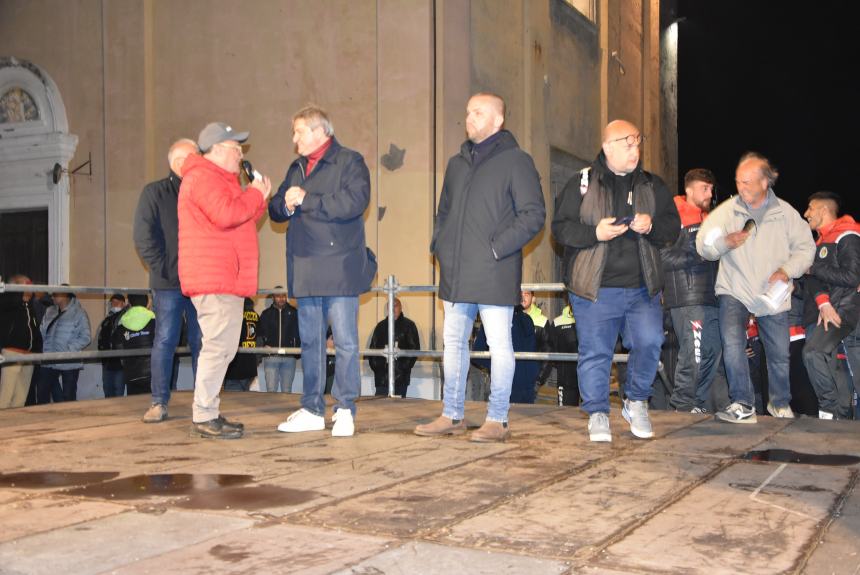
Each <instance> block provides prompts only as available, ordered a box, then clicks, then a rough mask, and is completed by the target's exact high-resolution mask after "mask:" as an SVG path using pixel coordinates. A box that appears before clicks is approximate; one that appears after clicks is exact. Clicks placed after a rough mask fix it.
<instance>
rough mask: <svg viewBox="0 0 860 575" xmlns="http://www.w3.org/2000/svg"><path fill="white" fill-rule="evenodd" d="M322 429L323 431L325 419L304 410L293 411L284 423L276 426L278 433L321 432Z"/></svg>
mask: <svg viewBox="0 0 860 575" xmlns="http://www.w3.org/2000/svg"><path fill="white" fill-rule="evenodd" d="M323 429H325V418H324V417H323V416H322V415H314V414H313V413H311V412H310V411H308V410H307V409H305V408H301V409H300V410H298V411H294V412H293V413H291V414H290V416H289V417H288V418H287V420H286V421H285V422H283V423H281V424H280V425H279V426H278V431H283V432H284V433H300V432H302V431H322V430H323Z"/></svg>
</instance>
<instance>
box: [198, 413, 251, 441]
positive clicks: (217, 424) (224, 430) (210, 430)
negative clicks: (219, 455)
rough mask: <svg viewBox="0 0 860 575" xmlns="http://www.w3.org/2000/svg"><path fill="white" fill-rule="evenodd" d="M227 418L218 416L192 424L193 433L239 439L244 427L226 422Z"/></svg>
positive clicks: (206, 436)
mask: <svg viewBox="0 0 860 575" xmlns="http://www.w3.org/2000/svg"><path fill="white" fill-rule="evenodd" d="M225 421H226V420H225V419H224V418H222V417H217V418H215V419H210V420H209V421H204V422H202V423H192V424H191V434H192V435H196V436H198V437H204V438H207V439H239V438H240V437H242V433H243V431H244V430H243V429H241V428H239V427H236V426H235V425H234V424H227V423H225Z"/></svg>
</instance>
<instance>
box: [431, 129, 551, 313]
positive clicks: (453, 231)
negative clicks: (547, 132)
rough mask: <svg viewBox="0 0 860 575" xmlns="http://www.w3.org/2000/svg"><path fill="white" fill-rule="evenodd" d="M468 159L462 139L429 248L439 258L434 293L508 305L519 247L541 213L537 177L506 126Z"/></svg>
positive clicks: (514, 290)
mask: <svg viewBox="0 0 860 575" xmlns="http://www.w3.org/2000/svg"><path fill="white" fill-rule="evenodd" d="M491 137H493V138H494V139H493V141H492V142H488V143H487V145H488V146H489V148H488V149H487V150H485V152H484V153H482V154H481V157H480V159H479V160H478V162H477V163H474V162H473V158H472V151H473V149H474V147H475V144H473V143H472V142H471V141H469V140H467V141H466V142H464V143H463V145H462V146H461V147H460V153H459V154H457V155H455V156H453V157H452V158H451V159H450V160H449V161H448V167H447V169H446V170H445V180H444V183H443V185H442V195H441V198H440V199H439V207H438V209H437V211H436V220H435V223H434V226H433V240H432V241H431V243H430V251H431V252H432V253H433V254H434V255H435V256H436V259H437V260H438V261H439V271H440V277H439V297H440V298H442V299H443V300H445V301H449V302H462V303H478V304H488V305H504V306H512V305H514V304H516V303H517V302H518V301H519V300H520V284H521V283H522V276H523V269H522V268H523V255H522V249H523V247H524V246H525V245H526V244H527V243H528V242H529V241H530V240H531V239H532V238H534V237H535V236H536V235H537V233H538V232H539V231H540V230H541V228H542V227H543V225H544V221H545V219H546V208H545V207H544V200H543V192H542V191H541V185H540V176H539V175H538V173H537V170H536V169H535V166H534V162H533V161H532V158H531V156H529V155H528V154H527V153H526V152H524V151H523V150H521V149H520V147H519V145H517V141H516V139H514V136H513V135H512V134H511V133H510V132H508V131H507V130H502V131H500V132H497V135H496V136H491Z"/></svg>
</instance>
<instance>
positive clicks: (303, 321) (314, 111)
mask: <svg viewBox="0 0 860 575" xmlns="http://www.w3.org/2000/svg"><path fill="white" fill-rule="evenodd" d="M293 143H294V144H295V145H296V152H297V153H298V154H299V157H298V158H296V160H295V161H293V163H292V164H290V167H289V169H288V170H287V175H286V177H285V178H284V181H283V183H282V184H281V186H280V188H278V193H277V194H275V196H274V197H273V198H272V199H271V201H270V202H269V217H271V218H272V220H273V221H276V222H283V221H289V222H290V225H289V228H288V229H287V286H288V290H289V295H290V297H294V298H296V300H297V301H298V304H299V333H301V334H302V372H303V378H304V393H303V395H302V408H301V409H299V410H298V411H296V412H294V413H292V414H291V415H290V416H289V417H288V418H287V420H286V421H284V422H283V423H281V424H280V425H279V426H278V430H279V431H284V432H288V433H289V432H302V431H320V430H323V429H325V400H324V399H323V393H324V391H325V366H326V328H327V326H328V325H329V324H330V325H331V328H332V334H333V336H334V342H335V357H336V369H335V377H334V386H333V388H332V396H333V397H334V398H335V400H336V401H337V404H336V406H335V413H334V416H333V417H332V421H333V422H334V425H333V426H332V436H334V437H348V436H351V435H352V434H353V433H354V432H355V424H354V416H355V399H356V398H357V397H358V396H359V394H360V393H361V378H360V373H359V364H358V296H359V294H362V293H364V292H366V291H368V290H369V289H370V285H371V282H372V281H373V277H374V276H375V275H376V257H375V256H374V255H373V252H371V251H370V250H369V249H368V248H367V245H366V244H365V239H364V218H363V215H364V210H365V209H367V205H368V203H369V202H370V172H369V171H368V169H367V165H366V164H365V163H364V158H362V157H361V154H359V153H358V152H355V151H353V150H350V149H348V148H345V147H343V146H341V145H340V143H339V142H338V141H337V139H335V137H334V128H333V127H332V124H331V122H330V121H329V118H328V115H327V114H326V113H325V111H324V110H322V109H321V108H318V107H316V106H308V107H306V108H303V109H302V110H299V111H298V112H297V113H296V114H295V116H293Z"/></svg>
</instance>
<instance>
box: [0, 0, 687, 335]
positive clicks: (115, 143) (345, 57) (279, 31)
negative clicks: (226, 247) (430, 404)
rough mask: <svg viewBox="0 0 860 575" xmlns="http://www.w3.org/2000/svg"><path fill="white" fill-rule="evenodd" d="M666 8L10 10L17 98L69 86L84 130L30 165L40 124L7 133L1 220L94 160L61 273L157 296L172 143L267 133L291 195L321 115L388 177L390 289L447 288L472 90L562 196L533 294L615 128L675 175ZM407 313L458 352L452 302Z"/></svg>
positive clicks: (7, 41) (130, 0)
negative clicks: (146, 227)
mask: <svg viewBox="0 0 860 575" xmlns="http://www.w3.org/2000/svg"><path fill="white" fill-rule="evenodd" d="M658 4H659V2H658V0H575V1H565V0H254V1H253V2H234V1H230V0H185V1H183V2H173V1H170V0H0V57H2V58H4V59H3V60H0V62H3V63H4V64H3V67H0V88H2V90H0V98H3V97H4V95H5V94H7V93H11V92H10V90H12V89H14V88H16V87H21V86H18V84H15V83H14V82H12V83H11V84H10V83H9V82H6V83H4V82H5V81H4V79H3V78H4V77H5V78H9V77H11V76H10V73H11V72H12V71H15V70H16V67H18V68H20V67H21V66H24V67H25V69H27V70H30V71H32V72H33V73H34V76H35V77H36V80H33V81H31V83H30V84H27V85H26V86H23V88H24V89H25V90H30V91H31V92H34V93H33V94H32V96H33V97H34V99H35V101H47V100H46V99H45V97H44V96H43V95H41V96H40V95H39V94H37V93H36V92H39V86H38V82H42V83H43V86H44V87H45V93H46V94H47V93H48V92H49V90H48V88H50V87H51V86H53V87H54V88H55V92H56V94H55V95H56V96H57V97H58V98H57V99H58V101H60V102H61V104H62V107H63V109H64V116H65V118H66V119H67V125H58V127H55V128H52V130H54V131H53V132H51V134H53V135H50V134H47V131H46V132H45V134H44V136H45V137H44V138H43V139H42V140H38V142H37V141H36V140H33V141H31V142H29V145H31V146H40V145H49V144H50V142H48V141H49V140H51V138H53V144H50V145H53V146H54V149H53V153H51V154H42V155H39V154H36V156H39V157H40V158H42V159H41V160H40V159H38V158H37V159H30V160H28V162H30V163H28V164H26V166H25V167H26V169H24V170H23V171H22V170H21V168H22V167H24V165H23V164H22V163H21V162H22V161H23V160H22V158H21V157H20V156H19V155H16V154H15V153H12V152H11V151H10V149H11V148H10V146H11V145H12V144H10V142H12V141H13V140H14V139H15V138H16V137H18V135H19V134H16V133H15V129H17V130H18V132H21V131H22V129H23V128H26V127H27V124H26V122H23V123H21V122H17V123H16V122H11V121H7V122H6V123H5V125H4V124H2V123H0V173H2V174H4V178H3V179H4V180H5V181H3V182H0V213H6V214H10V213H13V211H14V210H19V209H22V208H21V206H22V205H24V204H21V203H20V201H19V200H13V199H11V198H13V197H15V196H20V195H21V193H23V192H22V190H25V189H30V188H33V187H34V185H33V184H34V183H37V184H39V185H43V184H45V183H46V182H48V179H49V177H50V176H49V174H48V172H49V171H50V169H51V168H52V166H53V163H54V161H51V160H50V159H55V161H56V162H59V163H61V164H62V166H63V167H65V168H67V169H68V168H71V169H74V168H75V167H77V166H79V165H82V164H84V163H85V162H86V161H87V160H91V164H90V165H88V166H87V168H85V169H83V170H81V171H79V172H78V173H77V174H74V175H69V174H63V175H62V177H61V180H60V184H58V185H57V186H55V187H50V186H49V189H48V191H47V192H45V193H46V194H48V195H51V194H53V195H52V196H51V197H52V198H54V199H52V200H51V201H52V202H53V203H51V202H49V205H48V206H46V209H49V211H50V218H52V219H51V221H52V222H53V223H52V226H53V227H51V230H54V231H52V232H51V233H52V234H53V235H52V236H51V241H50V242H49V244H50V245H49V251H50V254H51V264H50V266H49V277H47V278H43V279H44V280H45V281H51V282H59V281H67V282H69V283H72V284H77V285H81V284H83V285H122V286H145V285H147V276H146V271H145V269H144V267H143V265H142V264H141V262H140V260H139V258H138V257H137V255H136V254H135V250H134V246H133V242H132V233H131V232H132V224H133V214H134V209H135V206H136V203H137V199H138V195H139V193H140V190H141V189H142V187H143V185H144V184H145V183H146V182H149V181H151V180H154V179H157V178H160V177H163V176H164V175H166V174H167V169H168V167H167V161H166V152H167V148H168V146H169V145H170V143H171V142H172V141H174V140H175V139H177V138H179V137H191V138H195V137H196V135H197V134H198V132H199V131H200V129H201V128H202V127H203V126H204V125H205V124H206V123H208V122H210V121H215V120H222V121H227V122H229V123H231V124H232V125H233V126H235V127H236V128H238V129H242V130H250V131H251V139H250V142H249V143H250V147H249V149H248V152H247V154H246V156H247V158H248V159H249V160H250V161H252V162H253V164H254V166H255V167H256V168H257V169H258V170H260V171H261V172H263V173H265V174H267V175H269V176H270V177H271V178H272V180H273V182H275V183H276V184H277V183H279V182H280V181H281V179H282V177H283V175H284V172H285V170H286V168H287V166H288V165H289V163H290V161H291V160H292V159H293V158H294V157H295V154H294V151H293V147H292V143H291V141H290V137H291V125H290V118H291V115H292V113H293V112H294V111H295V110H297V109H299V108H300V107H301V106H303V105H305V104H306V103H308V102H315V103H318V104H320V105H321V106H323V107H324V108H326V109H327V110H328V111H329V112H330V114H331V117H332V119H333V123H334V126H335V130H336V134H337V137H338V138H339V139H340V140H341V142H342V143H343V144H345V145H347V146H349V147H352V148H355V149H357V150H358V151H360V152H361V153H362V154H363V155H364V157H365V159H366V160H367V164H368V166H369V168H370V171H371V178H372V183H373V195H372V200H371V207H370V209H369V210H368V212H367V214H366V232H367V237H368V242H369V244H370V245H371V247H372V249H373V250H374V251H375V252H376V253H377V255H378V258H379V276H378V278H377V285H382V284H383V283H384V281H385V278H386V277H387V276H388V275H389V274H394V275H395V276H396V277H397V280H398V281H399V282H400V283H401V284H421V285H429V284H434V283H436V281H437V273H438V272H437V269H436V267H435V263H434V261H433V259H432V257H431V256H430V254H429V251H428V247H429V242H430V236H431V233H432V228H433V215H434V210H435V206H436V202H437V200H438V197H439V194H440V190H441V185H442V177H443V174H444V170H445V166H446V163H447V160H448V158H449V157H450V156H451V155H452V154H454V153H456V152H457V150H458V149H459V146H460V144H461V143H462V141H463V139H464V137H465V126H464V117H465V104H466V101H467V99H468V97H469V95H470V94H471V93H473V92H476V91H492V92H496V93H498V94H500V95H501V96H503V97H504V98H505V99H506V101H507V104H508V117H507V119H506V126H507V128H508V129H510V130H511V131H512V132H513V134H514V135H515V136H516V138H517V139H518V141H519V143H520V145H521V146H522V147H523V148H524V149H525V150H527V151H528V152H529V153H531V154H532V156H533V157H534V159H535V163H536V165H537V167H538V170H539V171H540V174H541V177H542V181H543V184H544V193H545V197H546V203H547V212H548V219H547V226H546V227H545V229H544V230H543V232H542V233H541V234H540V235H539V236H538V237H537V238H535V240H534V241H533V242H532V243H531V244H530V245H529V246H528V248H527V255H526V258H525V263H524V281H539V282H547V281H560V277H559V273H560V271H559V267H558V263H557V261H558V256H557V253H556V250H555V249H554V247H553V245H552V242H551V238H550V235H551V234H550V230H549V222H550V219H551V215H552V213H553V203H554V198H555V196H556V195H557V194H558V193H559V192H560V190H561V188H562V187H563V186H564V184H565V182H566V181H567V179H568V178H569V177H570V176H571V175H572V173H573V172H574V171H576V170H577V169H578V168H579V167H581V166H582V165H583V164H584V162H587V161H589V160H591V159H592V158H593V157H594V155H595V154H596V153H597V151H598V149H599V146H600V132H601V127H602V126H603V125H604V124H605V123H606V122H607V121H608V120H610V119H614V118H626V119H629V120H631V121H633V122H635V123H637V124H638V125H639V126H641V127H642V130H643V132H644V133H645V134H647V135H648V136H649V139H648V140H647V141H646V143H645V149H644V151H643V152H644V153H643V157H644V162H645V166H646V168H647V169H649V170H652V171H654V172H656V173H666V172H671V170H672V166H673V162H674V159H673V158H669V157H666V156H667V154H666V153H665V150H666V149H667V146H666V145H665V142H664V140H665V139H666V136H665V134H667V133H668V134H669V135H670V136H669V137H671V134H673V133H674V126H665V125H663V124H664V121H663V120H661V118H662V117H664V116H665V114H663V113H662V112H661V110H662V109H663V104H662V102H661V84H660V30H659V6H658ZM13 59H14V60H13ZM17 72H21V70H20V69H17ZM4 74H5V76H4ZM16 77H20V74H19V75H18V76H16ZM39 98H41V100H40V99H39ZM0 118H2V117H0ZM7 120H8V118H7ZM61 124H62V123H61ZM12 128H15V129H12ZM24 132H26V130H24ZM661 134H664V135H662V136H661ZM22 137H24V135H22ZM27 137H30V138H32V137H33V136H32V135H29V136H27ZM43 140H44V141H43ZM21 142H23V141H18V144H20V143H21ZM25 147H26V146H25ZM49 158H50V159H49ZM88 168H91V175H86V174H88V171H89V170H88ZM12 172H14V173H15V174H17V175H16V176H15V177H14V178H11V177H8V178H7V177H6V176H7V175H8V174H9V173H12ZM668 181H670V182H671V181H672V180H671V179H669V180H668ZM35 187H38V186H35ZM19 199H20V198H19ZM16 201H17V202H18V203H16ZM55 204H56V205H55ZM57 206H59V207H57ZM63 206H67V207H65V208H64V207H63ZM25 207H26V206H25ZM54 224H55V225H54ZM284 234H285V226H284V225H281V224H274V223H272V222H270V221H269V220H268V219H265V220H263V221H262V222H261V224H260V225H259V239H260V252H261V254H260V255H261V258H260V262H261V267H260V277H259V279H260V287H261V288H269V287H273V286H274V285H276V284H284V281H285V267H286V266H285V259H284V241H285V240H284ZM402 299H403V302H404V311H405V313H406V314H407V315H409V316H410V317H411V318H412V319H414V320H415V321H416V323H417V324H418V326H419V329H420V332H421V333H420V335H421V340H422V345H423V346H424V347H432V346H434V345H435V346H436V347H440V346H441V342H440V341H438V338H434V333H435V331H436V330H437V329H439V328H440V327H441V321H442V312H441V305H440V304H439V302H438V301H436V298H434V297H432V296H431V295H429V294H409V295H404V297H403V298H402ZM542 299H543V300H544V302H545V303H546V304H547V305H548V307H550V308H551V309H550V312H553V311H555V310H557V309H559V308H560V303H559V302H560V298H559V297H551V296H549V294H547V295H546V297H544V298H542ZM258 307H259V306H258ZM87 308H88V311H89V313H90V317H91V318H92V321H93V323H94V324H97V321H98V319H100V318H101V317H102V316H103V314H104V306H103V305H102V301H101V300H100V299H88V300H87ZM384 315H385V306H384V299H383V298H382V297H379V296H376V295H371V294H368V295H366V296H364V297H363V298H362V305H361V310H360V333H361V337H362V339H365V338H368V337H369V334H370V332H371V330H372V328H373V326H374V325H375V324H376V322H378V321H379V320H380V319H382V318H383V317H384ZM547 315H550V313H548V314H547Z"/></svg>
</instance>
